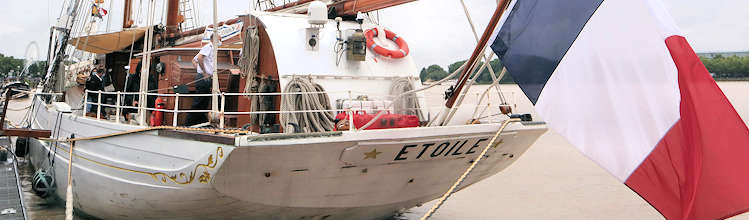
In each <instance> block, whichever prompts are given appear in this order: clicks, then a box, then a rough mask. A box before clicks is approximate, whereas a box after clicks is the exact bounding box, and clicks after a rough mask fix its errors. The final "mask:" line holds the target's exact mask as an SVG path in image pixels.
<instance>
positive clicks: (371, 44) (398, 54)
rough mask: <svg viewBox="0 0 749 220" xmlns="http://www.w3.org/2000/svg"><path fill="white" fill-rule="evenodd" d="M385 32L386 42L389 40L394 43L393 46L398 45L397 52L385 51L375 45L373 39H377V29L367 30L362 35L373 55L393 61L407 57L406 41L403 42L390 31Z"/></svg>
mask: <svg viewBox="0 0 749 220" xmlns="http://www.w3.org/2000/svg"><path fill="white" fill-rule="evenodd" d="M384 30H385V37H386V38H387V39H388V40H391V41H393V42H395V44H397V45H398V47H399V48H400V49H398V50H390V49H386V48H384V47H382V46H380V45H377V43H375V42H374V38H375V37H377V28H372V29H369V30H367V32H365V33H364V36H365V37H366V38H367V47H368V48H370V49H372V51H374V52H375V53H377V54H379V55H382V56H386V57H391V58H394V59H398V58H403V57H405V56H407V55H408V44H407V43H406V40H403V38H400V37H398V35H397V34H395V33H393V32H392V31H390V30H387V29H384Z"/></svg>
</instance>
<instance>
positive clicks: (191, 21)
mask: <svg viewBox="0 0 749 220" xmlns="http://www.w3.org/2000/svg"><path fill="white" fill-rule="evenodd" d="M195 3H196V2H194V1H192V0H179V13H180V14H181V15H182V16H183V17H184V19H185V20H184V21H183V22H182V23H181V24H180V29H182V30H183V31H187V30H191V29H194V28H196V27H198V26H199V25H200V20H198V16H197V15H199V14H200V13H199V12H198V11H196V9H197V8H198V7H195Z"/></svg>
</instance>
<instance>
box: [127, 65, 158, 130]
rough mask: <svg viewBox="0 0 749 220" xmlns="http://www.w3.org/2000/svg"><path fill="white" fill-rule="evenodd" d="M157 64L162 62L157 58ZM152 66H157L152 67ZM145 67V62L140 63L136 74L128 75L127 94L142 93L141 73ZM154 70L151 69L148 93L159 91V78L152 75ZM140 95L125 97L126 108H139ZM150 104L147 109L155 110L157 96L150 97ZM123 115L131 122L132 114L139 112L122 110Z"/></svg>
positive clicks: (130, 109)
mask: <svg viewBox="0 0 749 220" xmlns="http://www.w3.org/2000/svg"><path fill="white" fill-rule="evenodd" d="M155 62H156V63H158V62H160V60H159V59H158V58H157V59H156V61H155ZM152 66H155V64H154V65H152ZM142 67H143V62H142V61H139V62H138V66H136V67H135V72H134V73H129V74H127V80H125V82H126V83H125V92H140V74H141V73H140V72H141V69H142ZM153 69H154V68H153V67H152V68H150V69H149V71H150V72H149V74H148V91H153V90H156V89H158V87H159V85H158V76H157V75H156V74H152V73H154V72H155V71H154V70H153ZM138 99H139V97H138V95H137V94H127V95H124V96H123V101H124V105H126V106H132V107H138ZM147 100H148V102H147V103H146V107H147V108H153V107H154V104H155V103H154V102H155V100H156V96H148V99H147ZM122 112H123V115H125V119H126V120H130V119H131V118H130V116H129V114H130V113H136V112H138V110H137V109H134V108H124V109H122Z"/></svg>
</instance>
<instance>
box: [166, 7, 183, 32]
mask: <svg viewBox="0 0 749 220" xmlns="http://www.w3.org/2000/svg"><path fill="white" fill-rule="evenodd" d="M182 20H184V18H183V17H182V15H180V14H179V0H167V11H166V33H167V34H173V33H177V32H179V24H180V23H182Z"/></svg>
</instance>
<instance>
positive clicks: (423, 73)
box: [419, 67, 429, 82]
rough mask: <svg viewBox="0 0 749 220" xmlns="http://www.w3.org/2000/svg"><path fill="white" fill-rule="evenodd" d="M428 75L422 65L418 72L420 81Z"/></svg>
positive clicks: (424, 79)
mask: <svg viewBox="0 0 749 220" xmlns="http://www.w3.org/2000/svg"><path fill="white" fill-rule="evenodd" d="M428 75H429V74H428V73H427V68H424V67H422V68H421V72H419V79H421V82H424V81H426V80H427V76H428Z"/></svg>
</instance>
